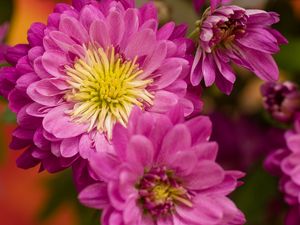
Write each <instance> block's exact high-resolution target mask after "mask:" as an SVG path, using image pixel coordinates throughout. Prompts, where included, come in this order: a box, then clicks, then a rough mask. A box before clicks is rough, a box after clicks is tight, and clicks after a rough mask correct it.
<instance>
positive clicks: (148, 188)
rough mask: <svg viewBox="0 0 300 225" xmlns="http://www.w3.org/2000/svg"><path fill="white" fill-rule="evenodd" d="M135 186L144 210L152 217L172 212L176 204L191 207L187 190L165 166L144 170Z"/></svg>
mask: <svg viewBox="0 0 300 225" xmlns="http://www.w3.org/2000/svg"><path fill="white" fill-rule="evenodd" d="M136 188H137V189H138V191H139V196H140V197H139V202H140V204H141V205H142V208H143V210H144V212H145V213H149V214H150V215H152V216H154V217H157V216H161V215H166V214H169V213H172V212H173V211H174V210H175V206H176V205H177V204H183V205H186V206H188V207H192V202H191V196H190V194H189V193H188V191H187V190H186V189H185V188H184V187H183V186H182V184H181V182H180V181H179V180H178V179H176V177H175V176H174V174H173V172H172V171H170V170H167V169H166V168H165V167H153V168H152V169H150V170H148V171H145V174H144V176H143V177H142V178H141V180H140V182H139V183H138V184H137V186H136Z"/></svg>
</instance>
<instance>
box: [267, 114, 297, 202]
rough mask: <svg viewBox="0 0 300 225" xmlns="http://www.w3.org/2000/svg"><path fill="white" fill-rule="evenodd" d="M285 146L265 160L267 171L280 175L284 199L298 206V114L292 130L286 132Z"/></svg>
mask: <svg viewBox="0 0 300 225" xmlns="http://www.w3.org/2000/svg"><path fill="white" fill-rule="evenodd" d="M285 138H286V148H282V149H279V150H277V151H275V152H273V153H272V154H271V155H270V156H269V157H268V158H267V160H266V161H265V167H266V169H267V170H268V171H270V172H271V173H273V174H274V175H277V176H279V177H280V189H281V191H282V192H284V194H285V201H286V202H287V203H288V204H289V205H292V206H300V116H298V117H297V119H296V121H295V126H294V129H293V130H290V131H288V132H286V135H285Z"/></svg>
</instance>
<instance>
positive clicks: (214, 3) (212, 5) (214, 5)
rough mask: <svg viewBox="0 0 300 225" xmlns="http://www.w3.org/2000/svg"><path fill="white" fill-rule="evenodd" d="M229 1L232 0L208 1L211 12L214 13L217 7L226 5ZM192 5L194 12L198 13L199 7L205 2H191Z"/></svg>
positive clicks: (197, 0)
mask: <svg viewBox="0 0 300 225" xmlns="http://www.w3.org/2000/svg"><path fill="white" fill-rule="evenodd" d="M231 1H232V0H210V8H211V11H214V10H215V9H216V8H217V6H218V5H220V4H226V3H229V2H231ZM193 3H194V7H195V9H196V11H197V12H198V11H199V10H200V9H201V7H202V6H203V5H204V4H205V0H193Z"/></svg>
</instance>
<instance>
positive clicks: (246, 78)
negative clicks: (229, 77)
mask: <svg viewBox="0 0 300 225" xmlns="http://www.w3.org/2000/svg"><path fill="white" fill-rule="evenodd" d="M57 2H63V0H1V1H0V24H3V23H5V22H8V23H9V31H8V33H7V36H6V38H5V40H4V42H5V43H7V44H9V45H14V44H17V43H26V33H27V30H28V28H29V26H30V24H31V23H32V22H36V21H39V22H46V20H47V15H48V14H49V13H50V12H51V11H52V9H53V7H54V5H55V4H56V3H57ZM64 2H70V1H64ZM137 2H138V4H142V2H146V1H142V0H140V1H137ZM154 2H155V4H156V6H157V8H158V10H159V18H160V21H161V24H163V23H166V22H167V21H169V20H175V21H176V22H177V23H187V24H189V25H190V27H191V30H192V29H193V27H194V23H195V21H196V20H197V18H198V17H199V16H198V15H197V14H196V13H195V12H194V9H193V7H192V2H191V0H154ZM234 3H235V4H237V5H240V6H243V7H246V8H261V9H265V10H272V11H276V12H278V13H280V14H281V22H280V23H279V24H277V29H279V30H280V31H281V32H282V33H283V34H284V35H285V36H286V37H287V38H288V40H289V42H290V43H289V45H287V46H283V47H282V51H281V53H280V54H278V55H277V56H276V60H277V62H278V64H279V67H280V71H281V80H292V81H294V82H296V83H298V84H300V61H299V59H300V0H269V1H268V0H251V1H246V0H239V1H234ZM236 70H237V71H238V74H239V78H238V83H237V84H236V85H235V89H234V91H233V94H232V95H231V96H230V97H228V96H224V95H223V94H221V93H220V92H219V91H217V90H216V89H215V88H214V87H213V88H209V89H206V90H205V91H204V96H203V98H204V102H205V109H204V111H205V113H206V114H208V115H210V116H211V119H212V121H213V123H214V128H213V129H214V130H213V137H212V139H213V140H217V141H218V142H219V145H220V152H219V158H218V161H219V162H220V163H221V164H222V165H223V166H224V167H225V168H227V169H240V170H243V171H245V172H247V177H246V178H245V179H244V181H245V184H244V185H243V186H242V187H240V188H239V190H238V191H237V192H235V194H234V195H233V196H232V198H233V199H234V200H235V202H236V203H237V205H238V206H239V207H240V208H241V210H242V211H243V212H245V214H246V216H247V220H248V223H247V224H248V225H270V224H272V225H283V218H284V214H285V212H286V210H287V208H286V206H285V204H284V203H283V201H282V196H281V194H280V193H279V191H278V188H277V186H278V185H277V183H278V181H277V179H276V178H274V177H272V176H270V175H269V174H268V173H267V172H265V171H264V170H263V166H262V164H263V160H264V158H265V157H266V155H267V154H268V153H269V152H270V151H272V150H274V149H276V148H279V147H281V146H282V145H283V138H282V133H283V132H284V128H285V127H284V126H283V125H282V124H277V123H276V122H275V121H273V120H272V119H271V118H270V117H269V116H268V115H267V113H266V112H265V111H264V110H263V108H262V99H261V95H260V85H261V84H262V82H261V81H259V80H258V79H257V78H256V77H255V76H253V75H252V74H250V73H249V72H246V71H244V70H242V69H240V68H236ZM14 127H15V116H14V115H13V114H12V113H11V112H10V111H9V110H8V109H7V103H6V102H5V100H3V99H1V104H0V133H1V135H0V223H1V224H3V225H48V224H49V225H50V224H52V225H65V224H68V225H97V224H99V219H98V218H99V215H98V213H97V212H95V211H94V210H91V209H87V208H84V207H83V206H80V205H79V204H78V202H77V199H76V192H75V190H74V188H73V185H72V177H71V173H70V171H66V172H63V173H60V174H56V175H50V174H47V173H45V172H43V173H38V169H37V168H34V169H31V170H26V171H24V170H21V169H18V168H17V167H16V164H15V160H16V158H17V157H18V155H19V152H14V151H12V150H9V149H8V147H7V146H8V145H9V142H10V139H11V132H12V131H13V129H14Z"/></svg>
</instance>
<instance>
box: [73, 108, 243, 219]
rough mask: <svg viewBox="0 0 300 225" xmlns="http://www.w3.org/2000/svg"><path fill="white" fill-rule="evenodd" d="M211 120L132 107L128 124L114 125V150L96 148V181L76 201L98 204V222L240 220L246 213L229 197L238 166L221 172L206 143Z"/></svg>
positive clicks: (212, 149)
mask: <svg viewBox="0 0 300 225" xmlns="http://www.w3.org/2000/svg"><path fill="white" fill-rule="evenodd" d="M210 135H211V122H210V120H209V119H208V117H204V116H198V117H195V118H194V119H191V120H189V121H187V122H184V118H183V113H182V110H180V109H179V108H175V109H173V111H171V112H170V113H169V114H168V115H153V114H150V113H142V112H141V111H140V110H139V109H136V110H134V111H133V112H132V115H131V117H130V120H129V124H128V129H125V128H124V127H122V126H121V125H120V124H119V125H116V126H115V128H114V136H113V146H114V150H115V153H113V154H109V153H97V154H96V155H95V156H94V157H93V159H91V167H92V169H93V171H94V174H95V176H97V177H98V179H99V180H100V182H99V183H95V184H92V185H90V186H88V187H87V188H86V189H84V190H83V191H82V192H81V193H80V195H79V199H80V201H81V202H82V203H83V204H85V205H87V206H89V207H93V208H96V209H102V210H103V214H102V219H101V220H102V224H103V225H115V224H124V225H146V224H149V225H166V224H168V225H177V224H182V225H229V224H231V225H233V224H236V225H241V224H244V223H245V218H244V215H243V214H242V213H241V212H240V211H239V210H238V209H237V208H236V206H235V205H234V203H233V202H232V201H231V200H230V199H229V198H228V197H227V195H229V194H230V193H231V192H232V191H234V190H235V189H236V187H237V186H238V185H239V184H240V183H239V182H238V181H237V180H238V178H241V177H242V176H243V173H242V172H239V171H225V170H224V169H223V168H222V167H221V166H220V165H218V164H217V163H216V162H215V160H216V156H217V148H218V146H217V144H216V143H214V142H209V141H208V139H209V137H210Z"/></svg>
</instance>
